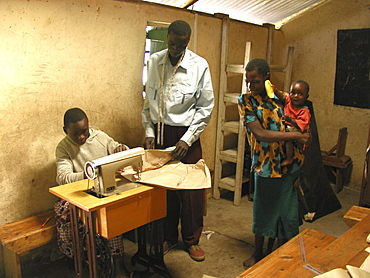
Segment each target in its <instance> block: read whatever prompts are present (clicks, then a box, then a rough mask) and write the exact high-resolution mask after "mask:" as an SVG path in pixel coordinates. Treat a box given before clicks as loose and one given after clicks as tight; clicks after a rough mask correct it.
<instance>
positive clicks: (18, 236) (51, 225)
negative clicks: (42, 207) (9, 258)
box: [0, 210, 56, 254]
mask: <svg viewBox="0 0 370 278" xmlns="http://www.w3.org/2000/svg"><path fill="white" fill-rule="evenodd" d="M49 218H50V220H49V221H48V222H47V223H46V225H45V226H44V227H42V228H41V226H42V225H43V224H44V223H45V221H46V220H47V219H49ZM55 239H56V229H55V217H54V210H49V211H45V212H42V213H40V214H38V215H34V216H30V217H27V218H24V219H21V220H18V221H14V222H11V223H8V224H5V225H2V226H1V227H0V240H1V243H2V245H3V246H5V247H7V248H9V249H10V250H13V251H14V252H16V253H17V254H25V253H27V252H28V251H29V250H32V249H34V248H36V247H40V246H42V245H45V244H47V243H49V242H51V241H53V240H55Z"/></svg>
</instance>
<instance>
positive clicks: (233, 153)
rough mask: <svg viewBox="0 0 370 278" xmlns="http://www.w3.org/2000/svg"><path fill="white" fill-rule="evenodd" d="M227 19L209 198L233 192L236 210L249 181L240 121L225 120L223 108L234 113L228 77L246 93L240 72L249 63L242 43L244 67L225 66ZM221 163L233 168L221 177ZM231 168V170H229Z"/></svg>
mask: <svg viewBox="0 0 370 278" xmlns="http://www.w3.org/2000/svg"><path fill="white" fill-rule="evenodd" d="M228 29H229V17H228V16H227V15H223V17H222V45H221V73H220V86H219V87H220V91H219V103H218V120H217V136H216V159H215V175H214V186H213V197H214V198H215V199H219V198H220V188H223V189H226V190H229V191H233V192H234V205H236V206H239V205H240V203H241V194H242V184H243V183H244V182H247V181H248V178H249V177H243V172H244V171H243V170H244V169H243V167H244V152H245V140H246V134H245V127H244V126H243V123H242V121H241V120H240V119H239V118H238V119H237V120H226V110H227V106H228V105H231V106H232V107H235V109H236V110H235V111H237V109H238V108H237V105H238V97H239V95H240V92H238V93H228V92H227V79H228V74H239V75H240V74H241V75H243V78H242V91H243V92H244V93H245V92H246V84H245V78H244V68H245V65H246V64H247V63H248V61H249V59H250V52H251V42H246V45H245V55H244V63H243V64H240V65H231V64H227V56H228V55H227V53H228V33H229V30H228ZM227 134H236V135H237V143H236V144H232V145H233V146H231V147H230V146H227V147H226V148H225V136H226V135H227ZM224 163H231V164H235V170H234V171H233V170H231V171H229V172H230V173H226V175H225V174H224V171H223V168H224V167H223V166H224ZM231 168H233V167H231Z"/></svg>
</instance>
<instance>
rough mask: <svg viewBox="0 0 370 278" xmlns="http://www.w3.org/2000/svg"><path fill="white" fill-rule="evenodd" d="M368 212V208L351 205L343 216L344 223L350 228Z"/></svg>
mask: <svg viewBox="0 0 370 278" xmlns="http://www.w3.org/2000/svg"><path fill="white" fill-rule="evenodd" d="M369 214H370V209H369V208H364V207H360V206H352V207H351V208H350V209H349V210H348V211H347V213H346V214H345V215H344V216H343V221H344V223H346V224H347V226H348V227H350V228H352V227H353V226H354V225H356V224H357V223H359V222H360V221H361V220H362V219H364V218H365V217H366V216H368V215H369Z"/></svg>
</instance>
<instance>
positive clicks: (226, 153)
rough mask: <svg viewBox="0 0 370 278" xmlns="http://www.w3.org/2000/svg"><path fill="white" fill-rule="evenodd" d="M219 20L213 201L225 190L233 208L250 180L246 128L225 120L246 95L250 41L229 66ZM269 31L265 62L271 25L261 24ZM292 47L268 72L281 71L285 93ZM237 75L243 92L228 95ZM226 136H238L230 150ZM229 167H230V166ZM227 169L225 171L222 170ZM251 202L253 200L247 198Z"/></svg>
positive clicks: (224, 28)
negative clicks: (282, 61)
mask: <svg viewBox="0 0 370 278" xmlns="http://www.w3.org/2000/svg"><path fill="white" fill-rule="evenodd" d="M217 16H218V17H220V18H222V44H221V73H220V83H219V84H220V85H219V102H218V119H217V136H216V157H215V172H214V184H213V198H215V199H219V198H220V189H226V190H229V191H233V192H234V205H236V206H239V205H240V203H241V195H242V185H243V183H245V182H248V181H249V174H244V159H245V145H246V129H245V127H244V125H243V121H242V119H240V118H238V119H237V120H227V119H226V114H227V113H226V112H227V108H228V107H229V105H231V106H234V107H235V109H236V111H237V110H238V108H237V105H238V97H239V96H240V94H241V93H242V94H245V93H246V89H247V88H246V82H245V66H246V64H247V63H248V62H249V60H250V57H251V45H252V44H251V42H246V44H245V54H244V63H243V64H237V65H234V64H228V63H227V61H228V43H229V42H228V33H229V21H230V19H229V16H228V15H225V14H218V15H217ZM264 26H265V27H267V28H269V36H268V45H267V59H266V60H267V61H268V62H270V60H271V53H272V46H273V39H274V29H275V26H274V25H271V24H266V25H264ZM293 51H294V48H293V47H289V49H288V57H287V63H286V65H271V66H270V69H271V72H284V73H285V80H284V91H288V90H289V87H290V82H291V73H292V61H293ZM235 74H240V75H243V78H242V92H237V93H231V92H227V81H228V77H229V76H231V75H235ZM229 134H236V135H237V142H236V144H235V145H234V146H232V147H230V146H229V145H230V144H228V142H226V141H225V136H228V135H229ZM227 163H231V164H235V167H234V168H235V170H234V171H232V170H231V171H230V170H229V169H227V167H225V166H226V165H227ZM231 168H232V167H231ZM225 169H226V170H225ZM249 191H250V194H251V192H252V191H253V185H251V184H250V185H249ZM250 199H252V198H250Z"/></svg>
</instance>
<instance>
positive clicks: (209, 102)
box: [142, 20, 214, 261]
mask: <svg viewBox="0 0 370 278" xmlns="http://www.w3.org/2000/svg"><path fill="white" fill-rule="evenodd" d="M190 35H191V28H190V26H189V24H188V23H187V22H185V21H182V20H176V21H174V22H172V23H171V25H170V26H169V28H168V35H167V47H168V48H167V49H164V50H162V51H159V52H157V53H154V54H153V55H151V57H150V59H149V61H148V79H147V83H146V97H145V102H144V108H143V110H142V121H143V126H144V129H145V136H146V138H145V142H144V148H146V149H153V148H157V149H163V148H167V147H171V146H176V148H175V150H174V151H173V152H172V157H173V158H174V159H175V160H180V161H182V162H183V163H196V162H197V161H198V160H199V159H201V158H202V149H201V145H200V140H199V136H200V134H201V133H202V132H203V130H204V129H205V127H206V126H207V124H208V122H209V120H210V118H211V113H212V109H213V105H214V96H213V88H212V82H211V75H210V70H209V66H208V63H207V61H206V60H205V59H204V58H202V57H200V56H198V55H197V54H195V53H194V52H192V51H190V50H188V49H187V46H188V43H189V40H190ZM204 193H205V192H204V189H199V190H167V216H166V218H165V223H164V241H165V242H164V246H163V249H164V254H166V253H167V252H168V251H169V250H170V249H171V248H173V247H175V246H176V245H177V243H178V234H179V232H178V225H179V219H181V235H182V240H183V242H184V245H185V249H186V250H187V251H188V252H189V255H190V257H191V258H192V259H193V260H195V261H203V260H204V259H205V252H204V251H203V250H202V249H201V248H200V247H199V245H198V244H199V239H200V236H201V234H202V229H203V208H204Z"/></svg>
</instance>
